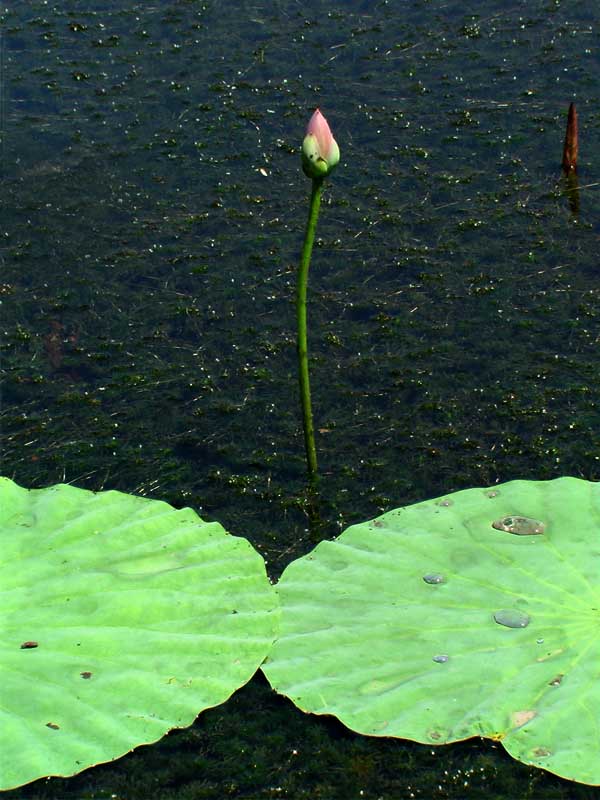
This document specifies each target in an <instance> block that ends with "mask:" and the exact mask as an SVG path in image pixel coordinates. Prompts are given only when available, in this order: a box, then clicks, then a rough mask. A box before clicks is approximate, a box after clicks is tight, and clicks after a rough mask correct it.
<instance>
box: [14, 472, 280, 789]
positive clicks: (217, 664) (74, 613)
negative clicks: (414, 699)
mask: <svg viewBox="0 0 600 800" xmlns="http://www.w3.org/2000/svg"><path fill="white" fill-rule="evenodd" d="M0 598H1V608H2V614H1V618H0V619H1V621H0V629H1V636H0V668H1V678H0V732H1V733H0V752H1V753H2V758H1V759H0V787H1V788H3V789H7V788H11V787H14V786H18V785H21V784H23V783H27V782H28V781H31V780H34V779H35V778H38V777H41V776H45V775H72V774H74V773H76V772H79V771H80V770H82V769H84V768H85V767H88V766H90V765H92V764H96V763H98V762H103V761H108V760H111V759H114V758H117V757H118V756H120V755H122V754H123V753H125V752H127V751H128V750H131V749H132V748H133V747H135V746H137V745H139V744H144V743H149V742H153V741H156V740H157V739H159V738H160V737H161V736H162V735H163V734H164V733H165V732H166V731H168V730H169V729H171V728H179V727H184V726H187V725H190V724H191V723H192V722H193V720H194V718H195V717H196V716H197V714H198V713H199V712H200V711H202V710H203V709H205V708H208V707H211V706H215V705H217V704H219V703H222V702H223V701H224V700H226V699H227V698H228V697H229V696H230V695H231V694H232V692H233V691H234V690H235V689H237V688H238V687H239V686H241V685H242V684H244V683H245V682H246V681H248V680H249V679H250V677H251V676H252V675H253V673H254V672H255V670H256V669H257V667H258V665H259V664H260V662H261V661H262V660H263V658H264V657H265V655H266V653H267V652H268V650H269V648H270V646H271V643H272V641H273V639H274V638H275V635H276V631H277V627H278V616H279V612H278V603H277V598H276V596H275V592H274V590H273V588H272V586H271V585H270V583H269V581H268V579H267V576H266V573H265V565H264V561H263V559H262V558H261V556H260V555H259V554H258V553H257V552H256V551H255V550H253V548H252V547H251V545H250V544H249V542H247V541H246V540H245V539H242V538H238V537H234V536H230V535H229V534H227V533H226V532H225V531H224V529H223V528H222V527H221V526H220V525H219V524H218V523H206V522H204V521H203V520H201V519H200V518H199V517H198V515H197V514H196V513H195V512H194V511H192V510H191V509H183V510H181V511H176V510H174V509H173V508H172V507H171V506H169V505H167V504H166V503H163V502H159V501H156V500H148V499H144V498H140V497H134V496H131V495H126V494H122V493H120V492H113V491H111V492H100V493H97V494H95V493H93V492H89V491H85V490H82V489H76V488H74V487H72V486H63V485H60V486H52V487H50V488H48V489H38V490H32V491H28V490H27V489H23V488H21V487H20V486H17V485H16V484H15V483H13V482H12V481H10V480H8V479H0Z"/></svg>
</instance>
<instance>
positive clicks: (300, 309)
mask: <svg viewBox="0 0 600 800" xmlns="http://www.w3.org/2000/svg"><path fill="white" fill-rule="evenodd" d="M322 188H323V178H313V182H312V191H311V193H310V208H309V210H308V222H307V223H306V234H305V236H304V245H303V246H302V255H301V257H300V269H299V270H298V284H297V287H296V313H297V319H298V339H297V342H298V344H297V347H298V377H299V379H300V402H301V404H302V423H303V426H304V446H305V448H306V466H307V468H308V477H309V479H310V481H311V483H314V482H315V480H316V477H317V451H316V448H315V430H314V426H313V417H312V408H311V403H310V381H309V377H308V342H307V336H306V288H307V286H308V268H309V266H310V256H311V253H312V249H313V243H314V241H315V231H316V229H317V219H318V217H319V207H320V205H321V190H322Z"/></svg>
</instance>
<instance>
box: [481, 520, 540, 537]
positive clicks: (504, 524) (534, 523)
mask: <svg viewBox="0 0 600 800" xmlns="http://www.w3.org/2000/svg"><path fill="white" fill-rule="evenodd" d="M492 528H495V529H496V530H497V531H506V533H514V534H516V535H517V536H534V535H536V534H539V533H544V530H545V528H546V526H545V525H544V523H543V522H540V521H539V519H530V518H529V517H519V516H512V515H510V516H508V517H502V518H501V519H497V520H495V522H492Z"/></svg>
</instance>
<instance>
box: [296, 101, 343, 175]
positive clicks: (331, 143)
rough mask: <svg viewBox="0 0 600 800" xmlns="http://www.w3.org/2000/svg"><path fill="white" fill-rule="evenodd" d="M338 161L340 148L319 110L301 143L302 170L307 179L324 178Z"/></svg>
mask: <svg viewBox="0 0 600 800" xmlns="http://www.w3.org/2000/svg"><path fill="white" fill-rule="evenodd" d="M339 160H340V148H339V147H338V144H337V142H336V140H335V139H334V138H333V134H332V133H331V129H330V127H329V124H328V123H327V120H326V119H325V117H324V116H323V114H321V112H320V111H319V109H318V108H317V110H316V111H315V113H314V114H313V115H312V117H311V118H310V121H309V123H308V126H307V128H306V135H305V137H304V141H303V142H302V169H303V170H304V172H305V174H306V175H308V177H309V178H324V177H325V176H326V175H329V173H330V172H331V170H332V169H333V168H334V167H335V165H336V164H337V163H338V161H339Z"/></svg>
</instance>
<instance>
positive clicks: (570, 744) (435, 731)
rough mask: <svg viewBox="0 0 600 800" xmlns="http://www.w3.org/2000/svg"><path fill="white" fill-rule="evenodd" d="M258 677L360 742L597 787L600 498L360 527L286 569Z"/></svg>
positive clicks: (424, 507)
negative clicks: (451, 747)
mask: <svg viewBox="0 0 600 800" xmlns="http://www.w3.org/2000/svg"><path fill="white" fill-rule="evenodd" d="M277 589H278V593H279V597H280V603H281V613H282V619H281V633H280V638H279V639H278V640H277V641H276V642H275V645H274V647H273V650H272V652H271V654H270V655H269V657H268V659H267V660H266V662H265V664H264V665H263V670H264V672H265V674H266V675H267V678H268V679H269V681H270V683H271V685H272V686H273V688H274V689H276V690H277V691H278V692H281V693H283V694H285V695H287V696H288V697H290V698H291V699H292V700H293V701H294V703H296V704H297V705H298V706H299V707H300V708H301V709H303V710H305V711H310V712H313V713H316V714H333V715H335V716H337V717H339V719H340V720H341V721H342V722H343V723H344V724H345V725H347V726H348V727H349V728H351V729H352V730H355V731H358V732H360V733H364V734H370V735H375V736H396V737H402V738H405V739H412V740H415V741H418V742H424V743H428V744H443V743H448V742H453V741H456V740H460V739H466V738H468V737H471V736H485V737H490V738H493V739H498V740H500V741H501V742H502V744H503V745H504V747H505V748H506V750H507V751H508V752H509V753H510V754H511V755H512V756H514V757H515V758H517V759H519V760H520V761H523V762H525V763H527V764H534V765H536V766H539V767H543V768H544V769H547V770H549V771H551V772H554V773H556V774H558V775H561V776H563V777H565V778H569V779H571V780H576V781H581V782H585V783H589V784H600V485H599V484H595V483H590V482H587V481H584V480H578V479H575V478H559V479H557V480H553V481H548V482H535V481H512V482H510V483H506V484H503V485H500V486H497V487H494V488H493V489H468V490H465V491H460V492H456V493H455V494H452V495H448V496H447V497H442V498H438V499H437V500H431V501H428V502H424V503H418V504H416V505H413V506H409V507H406V508H400V509H397V510H395V511H390V512H389V513H387V514H384V515H383V516H381V517H379V518H378V519H375V520H372V521H371V522H366V523H364V524H360V525H354V526H353V527H351V528H349V529H348V530H347V531H346V532H344V533H343V534H342V535H341V536H340V538H339V539H338V540H337V541H334V542H323V543H321V544H320V545H319V546H318V547H317V548H316V549H315V551H314V552H313V553H311V554H309V555H307V556H305V557H304V558H302V559H300V560H298V561H296V562H294V563H292V564H290V566H289V567H288V568H287V569H286V570H285V572H284V574H283V576H282V577H281V580H280V582H279V584H278V587H277Z"/></svg>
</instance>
